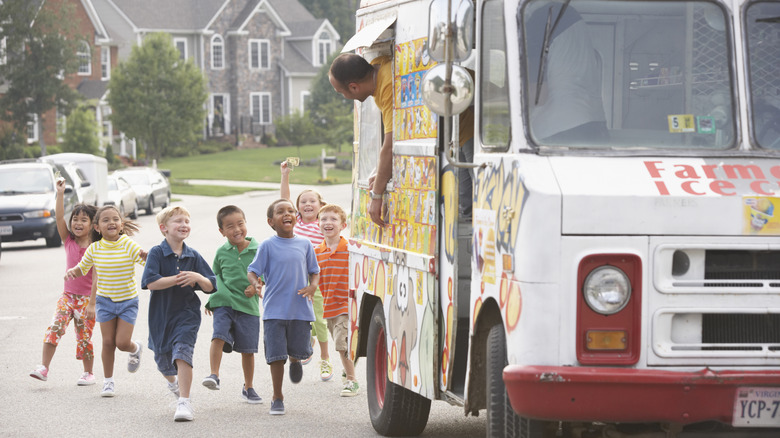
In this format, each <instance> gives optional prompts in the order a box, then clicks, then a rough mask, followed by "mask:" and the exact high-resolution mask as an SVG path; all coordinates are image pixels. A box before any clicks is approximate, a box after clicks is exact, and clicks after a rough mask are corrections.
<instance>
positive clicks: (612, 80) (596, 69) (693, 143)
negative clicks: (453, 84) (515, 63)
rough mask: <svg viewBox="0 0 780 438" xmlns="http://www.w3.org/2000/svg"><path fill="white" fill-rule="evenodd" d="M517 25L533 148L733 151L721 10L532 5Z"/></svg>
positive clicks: (677, 4) (544, 0)
mask: <svg viewBox="0 0 780 438" xmlns="http://www.w3.org/2000/svg"><path fill="white" fill-rule="evenodd" d="M518 26H520V30H521V31H520V32H519V35H520V46H521V47H523V48H524V50H523V53H524V59H523V60H522V61H523V64H522V65H524V67H525V74H526V80H525V81H524V83H525V84H526V86H527V89H526V90H525V93H524V94H525V96H526V98H525V104H526V105H528V107H529V111H527V112H526V113H527V114H528V117H529V119H528V126H529V127H530V134H531V135H530V137H531V140H532V141H533V143H535V144H537V145H540V146H566V147H583V148H610V149H714V150H717V149H728V148H733V147H735V145H736V143H735V135H734V133H735V110H734V108H735V105H734V102H733V99H734V98H733V96H734V93H733V91H732V90H733V84H732V78H733V74H732V70H731V68H730V66H731V57H730V53H731V52H732V51H731V50H730V47H731V46H730V45H731V41H730V39H729V37H728V32H727V29H726V18H725V14H724V11H723V10H722V9H721V8H720V7H719V6H717V5H716V4H714V3H709V2H703V1H702V2H694V1H691V2H681V1H618V2H615V1H577V0H574V1H561V2H554V1H549V0H532V1H530V2H528V3H526V4H525V5H524V6H521V9H520V10H519V13H518ZM540 75H542V77H540ZM775 119H777V118H775ZM775 137H776V136H775Z"/></svg>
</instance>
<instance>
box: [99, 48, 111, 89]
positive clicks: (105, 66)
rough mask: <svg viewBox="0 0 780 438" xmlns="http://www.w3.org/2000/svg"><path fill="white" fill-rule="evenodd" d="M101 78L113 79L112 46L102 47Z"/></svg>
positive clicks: (105, 79)
mask: <svg viewBox="0 0 780 438" xmlns="http://www.w3.org/2000/svg"><path fill="white" fill-rule="evenodd" d="M100 79H102V80H104V81H107V80H109V79H111V47H106V46H102V47H101V48H100Z"/></svg>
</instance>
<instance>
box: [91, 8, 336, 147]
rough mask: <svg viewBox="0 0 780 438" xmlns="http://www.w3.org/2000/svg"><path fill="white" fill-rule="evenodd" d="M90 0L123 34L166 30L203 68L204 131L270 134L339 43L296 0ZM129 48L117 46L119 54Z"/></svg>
mask: <svg viewBox="0 0 780 438" xmlns="http://www.w3.org/2000/svg"><path fill="white" fill-rule="evenodd" d="M92 1H93V2H94V4H95V7H96V9H97V11H98V13H99V15H100V16H101V19H102V20H103V21H104V22H105V23H107V24H108V25H109V26H111V27H112V28H113V29H117V30H118V31H119V32H120V33H122V34H123V35H122V40H124V41H133V43H134V44H140V43H141V42H142V41H143V38H144V36H145V35H147V34H149V33H154V32H164V33H168V34H170V35H171V37H172V39H173V43H174V45H175V46H176V47H177V48H178V49H179V51H180V53H181V57H182V59H186V60H192V62H193V63H194V64H195V65H196V66H198V67H199V68H200V69H201V70H202V71H203V72H204V73H205V75H206V77H207V78H208V93H209V97H208V102H207V108H208V118H207V120H204V137H219V136H223V135H237V134H243V135H249V136H255V137H258V138H259V137H260V136H261V135H262V134H264V133H268V132H273V122H274V119H275V118H277V117H279V116H281V115H285V114H290V113H292V112H293V111H296V110H298V111H302V110H304V109H305V107H306V103H307V99H308V95H309V88H310V84H311V81H312V79H313V78H314V76H315V75H316V73H317V72H318V71H319V69H320V67H321V66H322V64H323V63H325V62H326V60H327V58H328V56H329V55H330V54H331V53H332V52H334V51H335V50H338V49H339V40H340V36H339V34H338V33H337V32H336V30H335V28H334V27H333V26H332V25H331V24H330V22H329V21H328V20H327V19H317V18H314V16H312V15H311V13H310V12H309V11H308V10H306V8H304V7H303V6H302V5H301V4H300V3H299V2H298V0H166V1H162V2H161V1H158V0H92ZM129 50H130V49H129V48H127V47H124V46H122V45H121V44H120V47H119V56H120V58H121V59H125V57H126V55H127V54H129Z"/></svg>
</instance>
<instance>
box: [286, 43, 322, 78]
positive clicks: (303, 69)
mask: <svg viewBox="0 0 780 438" xmlns="http://www.w3.org/2000/svg"><path fill="white" fill-rule="evenodd" d="M296 46H297V44H295V43H293V42H290V41H285V42H284V59H282V60H281V61H279V63H280V64H281V65H282V67H283V68H284V69H285V70H286V71H287V72H289V73H295V74H301V73H303V74H312V75H313V74H316V73H317V72H318V71H319V69H320V68H319V67H315V66H313V65H312V63H311V59H310V58H311V55H308V56H307V55H306V54H305V53H304V52H303V51H301V50H300V49H299V48H298V47H296Z"/></svg>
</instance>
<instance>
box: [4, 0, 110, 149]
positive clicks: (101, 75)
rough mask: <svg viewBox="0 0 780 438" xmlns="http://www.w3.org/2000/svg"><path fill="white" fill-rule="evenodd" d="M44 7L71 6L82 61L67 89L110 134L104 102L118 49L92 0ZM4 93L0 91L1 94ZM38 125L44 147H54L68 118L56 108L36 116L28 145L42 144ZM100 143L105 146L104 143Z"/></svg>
mask: <svg viewBox="0 0 780 438" xmlns="http://www.w3.org/2000/svg"><path fill="white" fill-rule="evenodd" d="M39 3H41V7H43V8H48V7H52V8H54V7H59V6H60V5H62V4H63V3H64V4H69V5H70V6H72V12H73V16H72V17H71V18H70V19H72V20H73V25H74V32H75V33H76V34H78V35H80V36H82V37H83V39H81V40H80V41H79V47H78V51H77V53H76V55H77V56H78V58H79V68H78V71H77V72H75V73H72V74H70V75H68V76H66V77H65V79H64V81H65V83H66V84H68V86H70V87H71V88H73V89H76V90H78V91H79V92H80V93H81V95H82V97H83V98H84V100H85V101H86V102H87V104H88V105H89V106H91V107H92V108H93V109H94V110H95V113H96V115H95V117H96V123H97V125H98V127H99V131H98V132H101V133H105V132H106V128H107V129H108V133H109V135H110V126H107V127H106V126H103V115H104V114H106V113H107V111H110V109H109V107H108V106H107V105H106V102H105V100H104V97H105V92H106V88H107V84H108V82H107V81H108V78H109V77H110V72H111V68H112V67H113V66H115V65H116V63H117V60H118V52H117V46H116V45H115V43H114V41H113V40H112V39H111V36H110V34H109V32H108V31H107V29H106V27H105V26H104V25H103V23H102V22H101V20H100V17H99V16H98V14H97V12H96V11H95V8H94V7H93V4H92V1H91V0H43V1H42V2H39ZM2 91H4V90H0V92H2ZM39 123H43V128H44V129H43V136H44V138H43V141H44V144H47V145H54V144H57V143H59V142H60V141H61V140H62V135H63V134H64V133H65V125H66V117H65V115H64V114H62V113H61V112H60V111H59V109H57V108H54V109H51V110H49V111H48V112H46V113H45V114H42V115H36V116H35V117H34V120H33V121H32V122H30V123H29V124H28V129H27V143H28V144H30V145H32V144H37V143H38V142H39V138H38V136H39V133H40V129H39ZM101 144H104V143H103V142H101Z"/></svg>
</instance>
